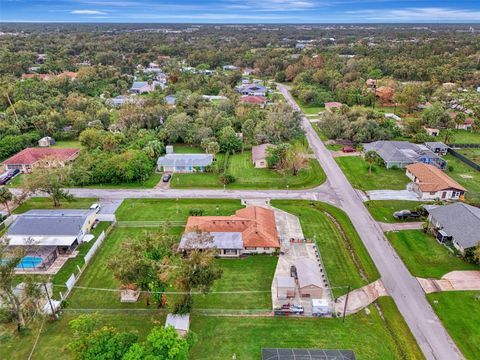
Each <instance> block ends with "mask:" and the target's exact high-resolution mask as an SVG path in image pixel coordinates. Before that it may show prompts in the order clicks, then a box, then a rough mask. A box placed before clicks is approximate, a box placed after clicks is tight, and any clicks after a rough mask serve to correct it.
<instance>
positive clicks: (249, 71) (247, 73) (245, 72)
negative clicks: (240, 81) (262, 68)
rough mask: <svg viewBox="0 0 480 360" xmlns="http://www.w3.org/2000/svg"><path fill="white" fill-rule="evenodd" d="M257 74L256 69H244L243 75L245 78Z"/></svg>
mask: <svg viewBox="0 0 480 360" xmlns="http://www.w3.org/2000/svg"><path fill="white" fill-rule="evenodd" d="M255 73H256V70H255V69H252V68H245V69H243V73H242V74H243V75H245V76H250V75H253V74H255Z"/></svg>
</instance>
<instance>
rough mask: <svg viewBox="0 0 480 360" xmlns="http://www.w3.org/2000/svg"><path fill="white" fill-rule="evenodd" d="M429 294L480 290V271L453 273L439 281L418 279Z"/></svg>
mask: <svg viewBox="0 0 480 360" xmlns="http://www.w3.org/2000/svg"><path fill="white" fill-rule="evenodd" d="M417 280H418V282H419V283H420V285H421V286H422V288H423V290H424V291H425V292H426V293H427V294H430V293H433V292H438V291H468V290H480V271H475V270H472V271H452V272H449V273H448V274H445V275H444V276H442V278H441V279H440V280H439V279H424V278H417Z"/></svg>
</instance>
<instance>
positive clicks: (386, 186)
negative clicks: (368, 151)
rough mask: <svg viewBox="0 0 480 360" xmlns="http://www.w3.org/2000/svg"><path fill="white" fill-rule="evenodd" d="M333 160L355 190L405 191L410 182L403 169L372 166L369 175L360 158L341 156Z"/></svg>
mask: <svg viewBox="0 0 480 360" xmlns="http://www.w3.org/2000/svg"><path fill="white" fill-rule="evenodd" d="M335 160H336V161H337V163H338V165H339V166H340V168H341V169H342V171H343V173H344V174H345V176H346V177H347V179H348V181H350V183H351V184H352V186H353V187H354V188H355V189H360V190H364V191H366V190H405V189H406V187H407V184H408V183H409V182H410V179H409V178H408V177H407V176H406V175H405V170H404V169H386V168H385V167H383V166H379V165H373V167H372V173H371V174H369V173H368V168H369V165H368V163H367V162H366V161H365V160H363V158H361V157H358V156H341V157H337V158H335Z"/></svg>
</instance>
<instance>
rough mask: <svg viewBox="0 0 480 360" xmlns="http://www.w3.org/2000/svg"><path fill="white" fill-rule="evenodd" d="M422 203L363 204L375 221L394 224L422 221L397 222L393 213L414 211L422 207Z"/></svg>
mask: <svg viewBox="0 0 480 360" xmlns="http://www.w3.org/2000/svg"><path fill="white" fill-rule="evenodd" d="M422 204H424V203H422V202H419V201H408V200H370V201H366V202H365V206H366V208H367V209H368V211H370V214H371V215H372V217H373V218H374V219H375V220H376V221H381V222H384V223H396V222H407V221H422V219H407V220H397V219H395V218H394V217H393V213H394V212H396V211H400V210H410V211H414V210H415V209H416V208H417V207H419V206H422Z"/></svg>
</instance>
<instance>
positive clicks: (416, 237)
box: [386, 230, 480, 279]
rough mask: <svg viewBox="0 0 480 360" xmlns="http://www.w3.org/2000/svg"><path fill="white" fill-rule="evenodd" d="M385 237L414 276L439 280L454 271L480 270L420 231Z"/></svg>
mask: <svg viewBox="0 0 480 360" xmlns="http://www.w3.org/2000/svg"><path fill="white" fill-rule="evenodd" d="M386 235H387V238H388V240H389V241H390V243H391V244H392V245H393V247H394V248H395V250H396V251H397V253H398V254H399V255H400V257H401V258H402V260H403V262H404V263H405V265H406V266H407V268H408V269H409V270H410V272H411V273H412V275H414V276H418V277H423V278H437V279H439V278H441V277H442V276H443V275H445V274H446V273H448V272H450V271H454V270H480V267H479V266H478V265H474V264H470V263H467V262H465V261H463V260H462V259H460V258H458V257H456V256H454V255H453V254H452V253H451V252H450V251H449V250H448V249H446V248H445V247H444V246H443V245H440V244H439V243H438V242H437V241H436V240H435V239H434V238H433V236H431V235H428V234H425V233H424V232H423V231H422V230H404V231H397V232H388V233H387V234H386Z"/></svg>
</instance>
